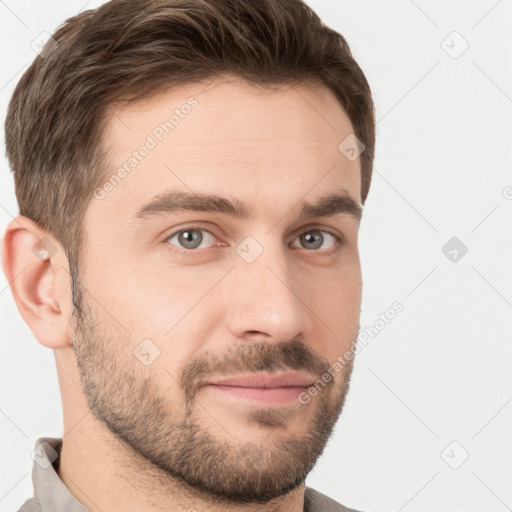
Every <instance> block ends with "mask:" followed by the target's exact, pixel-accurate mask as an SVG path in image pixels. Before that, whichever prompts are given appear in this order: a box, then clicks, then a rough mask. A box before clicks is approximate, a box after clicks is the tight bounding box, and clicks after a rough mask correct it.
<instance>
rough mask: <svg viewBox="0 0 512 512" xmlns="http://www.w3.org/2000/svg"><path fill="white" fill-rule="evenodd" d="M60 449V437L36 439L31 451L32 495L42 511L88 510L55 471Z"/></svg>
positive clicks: (78, 511)
mask: <svg viewBox="0 0 512 512" xmlns="http://www.w3.org/2000/svg"><path fill="white" fill-rule="evenodd" d="M61 449H62V438H58V437H41V438H39V439H38V440H37V441H36V447H35V449H34V451H33V452H32V458H33V459H34V466H33V468H32V482H33V484H34V497H35V498H36V499H37V500H38V501H39V504H40V506H41V511H42V512H89V509H88V508H86V507H85V506H84V505H83V504H82V503H80V501H78V500H77V499H76V498H75V496H74V495H73V494H72V493H71V491H70V490H69V489H68V488H67V487H66V485H65V484H64V482H63V481H62V480H61V479H60V477H59V474H58V473H57V471H58V468H59V462H60V452H61Z"/></svg>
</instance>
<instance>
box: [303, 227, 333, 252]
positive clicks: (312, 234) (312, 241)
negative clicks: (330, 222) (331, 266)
mask: <svg viewBox="0 0 512 512" xmlns="http://www.w3.org/2000/svg"><path fill="white" fill-rule="evenodd" d="M326 235H327V236H326ZM296 240H299V242H300V243H301V244H302V246H303V247H305V248H306V249H308V250H315V249H323V250H324V251H325V252H327V253H330V252H332V251H334V250H336V249H337V247H338V245H339V244H340V242H341V238H340V237H339V236H336V235H333V234H332V233H329V232H328V231H324V230H323V229H310V230H309V231H304V232H303V233H302V234H300V235H299V236H298V237H297V238H296ZM326 241H327V242H328V244H329V247H323V248H322V245H324V243H325V242H326Z"/></svg>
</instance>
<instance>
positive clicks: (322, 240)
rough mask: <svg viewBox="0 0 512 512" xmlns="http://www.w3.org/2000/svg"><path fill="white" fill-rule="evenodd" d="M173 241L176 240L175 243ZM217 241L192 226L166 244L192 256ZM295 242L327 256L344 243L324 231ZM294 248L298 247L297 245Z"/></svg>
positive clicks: (310, 232) (306, 234)
mask: <svg viewBox="0 0 512 512" xmlns="http://www.w3.org/2000/svg"><path fill="white" fill-rule="evenodd" d="M173 239H175V240H174V242H173ZM215 239H216V237H215V235H213V234H212V233H211V232H210V231H208V230H207V229H205V228H200V227H194V226H191V227H188V228H185V229H181V230H179V231H176V232H175V233H173V234H171V235H169V236H168V237H166V238H165V242H168V243H170V244H171V245H173V246H174V247H175V250H176V251H177V252H178V253H180V254H187V253H189V254H190V253H193V252H197V251H194V250H195V249H207V248H208V247H211V246H212V245H214V244H213V242H214V240H215ZM295 240H298V241H299V243H300V244H301V246H299V247H298V248H301V247H302V248H305V249H306V250H308V251H311V250H312V251H316V252H322V253H325V254H330V253H332V252H335V251H336V250H338V248H339V246H340V245H341V243H342V241H343V240H342V238H341V237H340V236H338V235H334V234H333V233H330V232H329V231H325V230H323V229H309V230H307V231H304V232H302V233H301V234H300V235H299V236H298V237H296V238H295ZM295 240H294V242H295ZM215 245H217V246H220V245H221V244H220V243H217V244H215ZM325 245H327V247H325ZM294 247H297V246H296V245H295V246H294Z"/></svg>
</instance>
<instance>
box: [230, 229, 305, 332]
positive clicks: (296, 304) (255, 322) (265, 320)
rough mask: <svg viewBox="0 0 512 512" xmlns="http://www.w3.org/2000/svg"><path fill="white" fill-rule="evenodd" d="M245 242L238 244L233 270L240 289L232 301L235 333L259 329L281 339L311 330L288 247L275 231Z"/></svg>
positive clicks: (237, 288) (231, 312)
mask: <svg viewBox="0 0 512 512" xmlns="http://www.w3.org/2000/svg"><path fill="white" fill-rule="evenodd" d="M248 238H249V237H248ZM262 238H263V237H262ZM244 242H247V245H246V246H244ZM244 242H242V243H241V244H240V246H239V247H237V254H238V258H236V259H235V268H234V269H233V272H231V274H232V275H231V279H233V280H234V282H235V283H236V284H235V286H236V290H237V291H236V293H235V294H234V295H233V296H232V299H231V304H230V315H229V323H230V328H231V330H232V331H233V334H235V335H236V336H237V337H243V336H244V333H247V332H251V333H254V332H256V331H257V332H259V333H264V334H266V335H268V336H270V337H271V338H273V339H275V340H276V341H279V342H282V341H288V340H290V339H292V338H294V337H296V336H298V335H299V334H301V333H302V332H304V331H305V330H307V328H308V326H309V321H310V319H309V314H308V309H307V307H306V306H305V305H304V303H303V301H302V300H303V299H302V298H301V297H300V292H299V291H298V286H297V284H298V283H297V280H296V277H297V276H296V275H294V274H293V268H292V266H291V263H290V261H289V256H288V255H287V254H286V252H287V250H288V249H287V248H286V247H285V246H284V245H283V243H282V241H280V240H276V239H275V236H274V237H273V236H272V235H268V236H266V237H264V240H262V242H256V240H255V239H252V240H246V241H244Z"/></svg>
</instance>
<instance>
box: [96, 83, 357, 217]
mask: <svg viewBox="0 0 512 512" xmlns="http://www.w3.org/2000/svg"><path fill="white" fill-rule="evenodd" d="M352 133H353V128H352V125H351V123H350V120H349V118H348V116H347V115H346V113H345V112H344V110H343V108H342V107H341V105H340V103H339V101H338V100H337V99H336V97H335V96H334V94H333V93H332V91H330V89H328V88H327V87H326V86H323V85H320V84H311V85H303V86H293V87H291V86H282V87H280V88H279V89H277V90H275V89H274V90H268V89H265V88H262V87H255V86H253V85H250V84H248V83H247V82H245V81H243V80H241V79H239V78H236V77H231V76H227V77H224V78H222V79H221V78H218V79H216V80H214V81H210V82H201V83H195V84H186V85H182V86H178V87H174V88H172V89H169V90H167V91H165V92H162V93H159V94H157V95H154V96H152V97H150V98H147V99H144V100H142V101H139V102H136V103H133V104H130V105H125V106H121V107H117V108H115V107H112V108H111V109H109V118H108V122H107V125H106V130H105V132H104V134H103V143H104V145H105V147H106V148H107V151H108V155H109V160H110V162H109V172H107V174H106V176H105V177H104V182H103V184H105V185H106V186H104V187H103V190H104V191H105V194H104V198H102V199H101V200H96V201H95V200H94V199H93V200H92V201H91V208H90V210H92V214H94V213H96V214H97V216H98V217H97V219H98V220H100V219H101V218H105V217H104V216H105V215H106V216H108V218H112V219H115V218H117V219H118V220H120V221H121V220H123V219H128V218H129V217H130V216H132V215H133V213H134V212H135V211H136V210H137V209H138V208H139V207H140V205H141V204H144V203H146V202H147V201H148V200H149V199H151V198H152V197H155V196H157V195H159V194H160V193H162V192H164V191H165V190H181V191H183V192H185V191H188V192H197V193H205V194H220V193H222V194H223V195H228V196H231V197H238V198H240V199H241V200H243V201H244V202H249V203H250V202H251V199H252V200H253V202H255V204H254V206H255V210H256V211H257V210H258V208H259V209H261V210H262V211H264V212H266V213H267V214H269V215H270V214H271V213H273V214H282V210H283V208H285V206H286V205H287V204H292V203H295V202H297V201H299V200H301V199H304V198H306V199H314V197H316V196H321V195H325V193H326V192H329V191H332V192H333V193H337V192H339V190H340V189H343V190H345V191H346V192H347V193H348V194H349V195H350V196H352V197H353V198H354V200H356V201H357V202H359V201H360V179H361V178H360V172H361V171H360V169H361V167H360V160H359V159H356V160H354V161H350V160H349V159H347V158H346V157H345V156H344V154H343V153H342V152H341V151H340V149H339V145H340V143H342V141H343V140H345V139H346V138H347V137H348V136H350V135H351V134H352ZM109 183H110V185H109ZM276 201H277V202H276ZM279 206H280V208H279Z"/></svg>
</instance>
